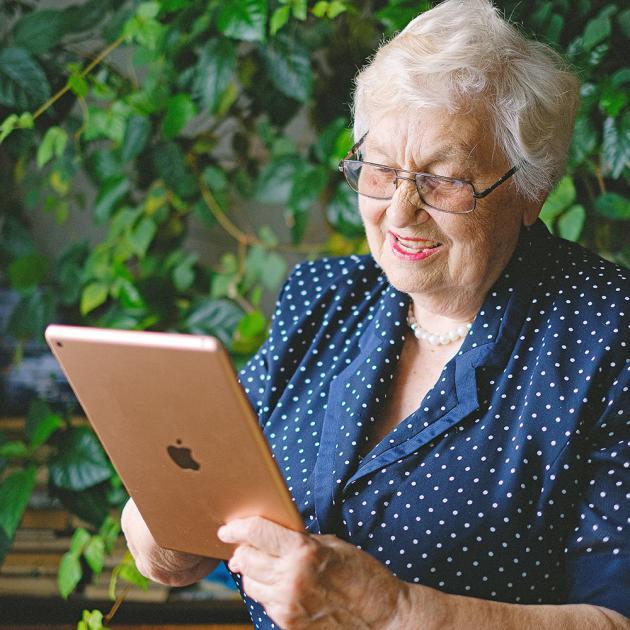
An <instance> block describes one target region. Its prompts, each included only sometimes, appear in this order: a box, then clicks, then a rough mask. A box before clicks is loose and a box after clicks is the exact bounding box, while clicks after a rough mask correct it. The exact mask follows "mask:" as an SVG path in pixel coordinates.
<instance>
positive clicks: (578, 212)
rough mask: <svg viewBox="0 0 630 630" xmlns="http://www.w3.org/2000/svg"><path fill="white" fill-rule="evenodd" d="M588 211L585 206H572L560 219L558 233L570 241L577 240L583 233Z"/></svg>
mask: <svg viewBox="0 0 630 630" xmlns="http://www.w3.org/2000/svg"><path fill="white" fill-rule="evenodd" d="M585 219H586V211H585V210H584V208H583V206H581V205H579V204H576V205H574V206H571V207H570V208H569V209H568V210H567V211H566V212H565V213H564V214H563V215H562V216H561V217H560V218H559V219H558V234H559V235H560V236H561V237H562V238H566V239H567V240H568V241H577V240H578V239H579V238H580V234H582V229H583V227H584V220H585Z"/></svg>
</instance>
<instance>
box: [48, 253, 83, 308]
mask: <svg viewBox="0 0 630 630" xmlns="http://www.w3.org/2000/svg"><path fill="white" fill-rule="evenodd" d="M88 253H89V252H88V244H87V242H86V241H82V242H79V243H73V244H72V245H70V247H68V248H67V249H66V250H65V251H64V252H63V253H62V254H61V256H59V258H58V259H57V262H56V267H55V279H56V281H57V285H58V287H59V290H58V293H57V297H58V299H59V301H60V302H61V303H62V304H66V305H68V304H73V305H74V304H76V303H78V302H79V298H80V296H81V281H82V274H83V267H84V265H85V261H86V259H87V257H88Z"/></svg>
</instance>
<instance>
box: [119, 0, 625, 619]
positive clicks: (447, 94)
mask: <svg viewBox="0 0 630 630" xmlns="http://www.w3.org/2000/svg"><path fill="white" fill-rule="evenodd" d="M577 94H578V84H577V81H576V79H575V77H574V76H572V75H571V74H570V73H569V72H568V71H567V69H566V67H565V66H564V65H563V63H562V61H561V60H560V59H559V58H558V56H557V55H556V54H555V53H553V52H552V51H551V50H550V49H548V48H546V47H545V46H543V45H541V44H539V43H536V42H531V41H527V40H525V39H523V37H522V36H521V35H519V34H518V32H517V31H516V30H515V29H514V28H512V27H511V26H510V25H508V24H507V23H506V22H505V21H503V20H502V19H501V18H500V17H499V15H497V12H496V11H495V10H494V9H493V8H492V6H491V5H490V4H489V3H488V2H487V1H486V0H448V1H447V2H444V3H442V4H440V5H439V6H437V7H436V8H434V9H433V10H431V11H428V12H426V13H423V14H422V15H420V16H419V17H418V18H416V19H415V20H413V21H412V22H411V23H410V24H409V25H408V26H407V28H406V29H405V30H404V31H403V32H402V33H400V34H399V35H398V36H396V37H395V38H394V39H393V40H391V41H390V42H389V43H387V44H385V45H383V46H382V48H380V50H379V51H378V53H377V54H376V56H375V57H374V59H373V60H372V61H371V63H370V64H369V65H368V66H367V67H366V68H365V69H364V70H363V71H362V72H361V73H360V74H359V76H358V79H357V89H356V95H355V109H354V113H355V137H356V139H357V143H356V145H355V146H354V147H353V150H352V151H351V153H350V154H349V155H348V157H347V159H345V160H344V161H343V162H342V164H341V165H340V168H341V169H342V170H343V172H344V174H345V177H346V179H347V181H348V184H349V185H350V186H351V187H352V189H353V190H355V191H356V192H357V193H358V199H359V208H360V212H361V216H362V218H363V222H364V224H365V231H366V234H367V239H368V243H369V246H370V251H371V256H351V257H349V258H339V259H324V260H319V261H315V262H308V263H305V264H302V265H300V266H298V267H297V268H296V270H295V271H294V272H293V274H292V275H291V277H290V278H289V279H288V281H287V283H286V284H285V286H284V289H283V291H282V293H281V295H280V298H279V301H278V306H277V309H276V312H275V315H274V320H273V325H272V330H271V334H270V337H269V339H268V341H267V342H266V344H265V345H264V346H263V348H262V349H261V350H260V352H259V353H258V354H257V355H256V357H255V358H254V359H253V360H252V362H251V363H250V364H249V366H248V367H247V368H246V369H245V370H244V371H243V373H242V374H241V380H242V382H243V384H244V386H245V388H246V390H247V392H248V395H249V396H250V398H251V400H252V402H253V404H254V405H255V407H256V409H257V412H258V415H259V417H260V423H261V426H262V427H263V429H264V432H265V434H266V436H267V438H268V441H269V443H270V444H271V446H272V449H273V452H274V454H275V458H276V460H277V461H278V463H279V465H280V467H281V469H282V471H283V473H284V475H285V478H286V481H287V484H288V486H289V488H290V490H291V492H292V495H293V497H294V500H295V502H296V504H297V506H298V508H299V510H300V511H301V514H302V515H303V518H304V523H305V527H306V531H305V532H303V533H302V532H301V533H296V532H293V531H289V530H286V529H284V528H282V527H280V526H278V525H276V524H274V523H272V522H270V521H266V520H264V519H260V518H252V519H243V520H239V521H233V522H230V523H228V524H226V525H225V526H224V527H223V528H222V529H221V530H220V536H221V537H222V539H223V540H224V541H226V542H231V543H235V545H236V551H235V553H234V555H233V557H232V559H231V560H230V562H229V567H230V569H231V570H232V571H233V572H234V573H235V576H236V579H237V582H238V584H239V586H240V587H241V589H242V591H243V594H244V597H245V600H246V602H247V605H248V606H249V608H250V611H251V615H252V619H253V621H254V623H255V625H256V627H257V628H273V627H278V626H279V627H283V628H311V627H312V628H426V629H433V628H442V629H443V628H497V629H502V630H505V629H507V628H531V627H537V628H540V629H542V628H589V629H594V628H628V627H629V626H628V620H627V619H626V618H625V617H624V616H623V615H628V614H630V588H629V578H630V570H629V568H628V564H627V561H628V553H627V548H624V525H625V523H626V521H627V517H628V512H627V507H626V506H627V496H628V495H627V494H626V493H627V492H628V488H627V487H626V488H624V487H623V485H624V481H627V465H628V464H627V461H628V457H627V452H626V455H625V456H624V452H623V447H624V442H623V439H624V434H623V428H622V426H623V422H624V420H625V419H627V417H628V414H627V412H626V416H625V419H624V404H625V405H626V407H627V405H628V398H627V390H628V365H627V346H626V341H625V340H624V334H625V332H626V331H627V328H628V326H627V321H625V322H624V321H623V313H622V312H621V309H622V306H623V302H624V300H625V301H627V300H628V297H627V291H626V295H624V294H623V292H624V289H627V284H624V282H625V280H624V278H623V275H622V272H621V270H620V269H619V268H616V267H615V266H613V265H612V264H610V263H607V262H605V261H603V260H601V259H600V258H598V257H597V256H595V255H594V254H591V253H589V252H587V251H585V250H583V249H581V248H580V247H579V246H577V245H574V244H571V243H568V242H565V241H562V240H560V239H557V238H554V237H553V236H551V235H550V234H549V232H548V231H547V230H546V229H545V227H544V225H543V224H542V223H541V222H540V221H538V220H537V217H538V213H539V212H540V208H541V206H542V204H543V202H544V200H545V197H546V195H547V193H548V192H549V191H550V190H551V188H552V187H553V185H554V184H555V182H557V180H558V178H559V177H560V176H561V174H562V172H563V166H564V162H565V158H566V154H567V149H568V146H569V143H570V139H571V131H572V126H573V119H574V114H575V110H576V106H577V102H578V96H577ZM624 399H625V400H624ZM626 441H627V437H626ZM123 521H124V529H125V532H126V535H127V537H128V541H129V546H130V548H131V550H132V552H133V553H134V556H135V557H136V560H137V562H138V566H139V568H140V570H141V571H142V572H144V573H145V574H146V575H148V576H149V577H151V578H153V579H156V580H159V581H163V582H166V583H171V584H188V583H191V582H193V581H195V580H198V579H200V578H201V577H202V576H203V575H204V574H205V573H207V572H208V571H209V570H210V569H211V568H212V566H213V563H214V561H212V560H210V559H206V558H199V557H194V556H188V555H185V554H181V553H176V552H171V551H167V550H163V549H160V548H159V547H157V545H156V544H155V542H154V541H153V539H152V538H151V536H150V534H149V533H148V531H147V529H146V526H145V525H144V523H143V521H142V519H141V517H140V516H139V514H138V512H137V509H136V508H135V506H134V504H133V503H130V504H128V506H127V508H126V509H125V514H124V519H123Z"/></svg>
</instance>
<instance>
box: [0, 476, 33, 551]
mask: <svg viewBox="0 0 630 630" xmlns="http://www.w3.org/2000/svg"><path fill="white" fill-rule="evenodd" d="M35 472H36V467H35V466H34V465H30V466H29V467H28V468H24V469H20V470H16V471H14V472H11V473H9V474H8V475H7V476H6V477H5V478H4V479H3V481H2V483H0V528H1V529H2V531H3V532H4V534H5V535H6V536H7V537H8V538H9V539H12V538H13V535H14V534H15V530H16V529H17V527H18V525H19V524H20V521H21V520H22V515H23V514H24V510H25V509H26V505H27V504H28V500H29V499H30V497H31V493H32V492H33V487H34V486H35Z"/></svg>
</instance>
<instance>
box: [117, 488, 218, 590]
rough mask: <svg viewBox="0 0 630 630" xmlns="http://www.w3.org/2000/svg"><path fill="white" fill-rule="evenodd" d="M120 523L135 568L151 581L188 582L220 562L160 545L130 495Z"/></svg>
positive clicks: (197, 578)
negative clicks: (134, 562)
mask: <svg viewBox="0 0 630 630" xmlns="http://www.w3.org/2000/svg"><path fill="white" fill-rule="evenodd" d="M121 524H122V530H123V533H124V534H125V538H126V539H127V547H129V551H130V552H131V555H132V556H133V558H134V560H135V561H136V566H137V567H138V571H140V573H142V575H144V576H145V577H147V578H149V579H150V580H153V581H154V582H160V583H161V584H167V585H168V586H187V585H188V584H193V583H194V582H197V581H199V580H200V579H201V578H203V577H205V576H206V575H208V573H210V571H212V570H213V569H214V568H215V567H216V566H217V564H218V563H219V561H218V560H215V559H214V558H206V557H204V556H195V555H192V554H189V553H183V552H181V551H171V550H170V549H164V548H163V547H160V546H159V545H158V544H157V543H156V542H155V539H154V538H153V536H152V535H151V532H150V531H149V528H148V527H147V525H146V523H145V522H144V519H143V518H142V516H141V515H140V512H139V511H138V508H137V507H136V504H135V503H134V501H133V499H129V501H127V504H126V505H125V507H124V509H123V512H122V516H121Z"/></svg>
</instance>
